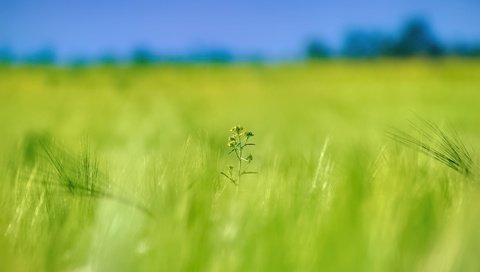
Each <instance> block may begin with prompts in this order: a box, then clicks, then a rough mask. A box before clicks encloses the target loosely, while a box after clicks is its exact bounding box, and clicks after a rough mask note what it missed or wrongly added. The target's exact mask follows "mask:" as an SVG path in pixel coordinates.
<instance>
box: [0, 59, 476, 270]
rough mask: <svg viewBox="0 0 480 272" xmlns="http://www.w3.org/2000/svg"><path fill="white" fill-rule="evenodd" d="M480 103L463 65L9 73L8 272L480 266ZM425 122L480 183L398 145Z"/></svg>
mask: <svg viewBox="0 0 480 272" xmlns="http://www.w3.org/2000/svg"><path fill="white" fill-rule="evenodd" d="M479 106H480V62H478V61H461V60H454V59H452V60H437V61H423V60H411V61H375V62H348V61H332V62H324V63H312V64H282V65H231V66H222V65H219V66H215V65H208V66H195V65H184V66H182V65H179V66H174V65H166V66H139V67H120V66H118V67H114V66H112V67H90V68H51V67H0V136H1V141H0V211H1V215H0V270H1V271H219V272H223V271H435V272H438V271H480V259H479V258H478V254H479V252H480V232H479V229H480V205H479V199H480V187H479V182H480V179H479V178H478V177H479V176H478V175H477V172H478V168H476V167H477V166H478V165H479V162H480V161H479V160H478V154H480V153H479V152H480V150H479V149H478V148H479V147H480V109H479ZM418 116H420V118H424V119H426V120H428V121H429V122H432V123H435V124H438V125H439V126H440V127H441V128H442V129H443V128H445V129H446V128H453V129H454V130H455V131H456V133H458V137H459V138H461V141H463V143H465V146H466V148H467V149H468V150H470V152H471V154H472V165H473V166H472V168H471V169H472V170H471V173H469V174H468V175H467V174H462V173H461V172H460V171H455V170H454V169H452V167H448V165H446V164H445V163H441V162H439V161H437V160H435V159H434V158H432V156H429V155H425V154H422V152H419V150H415V149H414V148H410V147H411V146H410V147H409V146H408V145H404V144H402V143H400V142H398V141H395V140H394V139H392V138H391V137H389V136H388V133H389V132H391V131H397V130H398V131H403V132H405V133H408V134H414V133H415V129H414V128H413V127H412V126H411V125H410V124H409V121H412V120H413V122H414V124H418V122H417V121H415V120H418V118H419V117H418ZM237 124H240V125H243V126H244V127H245V128H246V129H249V130H252V131H253V132H254V134H255V136H254V137H253V138H252V140H253V142H254V143H255V144H256V145H255V146H252V147H249V149H250V150H251V152H252V154H253V156H254V160H253V161H252V164H251V170H253V171H258V174H256V175H248V176H244V178H243V179H242V180H241V183H240V185H239V188H238V189H239V190H238V192H236V189H235V186H233V184H231V183H230V182H229V181H228V180H227V179H226V178H224V177H223V176H221V175H220V172H221V171H225V169H226V168H227V166H228V165H229V164H232V163H235V160H234V157H232V154H230V155H229V154H228V152H229V148H228V147H227V138H228V136H229V135H230V132H229V129H230V128H231V127H232V126H234V125H237ZM420 126H422V125H420ZM446 131H447V130H446ZM448 131H450V130H448ZM423 136H425V135H423ZM423 136H422V135H420V137H423ZM425 139H426V141H427V142H428V141H429V140H428V137H426V138H425ZM425 139H424V140H425ZM447 164H448V163H447Z"/></svg>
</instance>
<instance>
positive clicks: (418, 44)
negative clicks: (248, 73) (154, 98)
mask: <svg viewBox="0 0 480 272" xmlns="http://www.w3.org/2000/svg"><path fill="white" fill-rule="evenodd" d="M303 51H304V54H303V55H304V56H305V57H306V58H307V59H327V58H338V57H340V58H353V59H370V58H380V57H388V58H408V57H427V58H435V57H442V56H457V57H480V43H477V44H472V43H461V44H455V45H448V44H446V43H444V42H442V41H440V40H439V39H438V38H437V37H436V35H435V34H434V32H433V30H432V29H431V27H430V25H429V24H428V22H427V21H426V20H424V19H422V18H413V19H410V20H408V21H407V22H406V23H405V24H404V25H403V27H402V28H401V29H400V31H399V32H398V33H396V34H390V33H383V32H378V31H365V30H353V31H348V32H347V33H346V34H345V36H344V40H343V43H342V45H341V46H340V48H338V49H336V50H334V49H332V47H330V46H329V45H328V44H327V43H325V42H323V41H322V40H320V39H312V40H310V41H309V42H307V44H306V46H305V49H304V50H303ZM264 60H265V58H263V57H262V56H261V55H259V54H254V55H246V56H239V55H235V54H233V53H231V52H230V51H229V50H226V49H222V48H216V49H215V48H208V49H198V50H194V51H191V52H187V53H183V54H159V53H157V52H155V51H153V50H151V49H149V48H148V47H138V48H136V49H134V50H132V52H131V53H130V54H129V55H128V56H123V57H120V56H119V55H116V54H114V53H108V52H107V53H104V54H101V55H98V56H97V57H94V58H82V57H77V58H73V59H70V60H69V61H67V63H68V64H70V65H74V66H82V65H87V64H95V63H97V64H105V65H109V64H117V63H130V64H134V65H148V64H152V63H230V62H238V61H245V62H263V61H264ZM58 61H59V60H58V58H57V55H56V54H55V51H54V50H53V49H51V48H42V49H40V50H36V51H34V52H31V53H29V54H26V55H23V56H21V57H18V56H16V55H15V54H14V53H13V52H12V51H11V50H9V49H8V48H0V64H2V63H4V64H5V63H24V64H44V65H50V64H55V63H58Z"/></svg>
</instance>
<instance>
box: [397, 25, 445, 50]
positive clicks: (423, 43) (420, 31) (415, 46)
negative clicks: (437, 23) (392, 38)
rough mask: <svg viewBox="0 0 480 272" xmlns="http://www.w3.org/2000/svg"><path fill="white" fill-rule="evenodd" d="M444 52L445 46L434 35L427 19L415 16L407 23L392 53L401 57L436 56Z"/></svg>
mask: <svg viewBox="0 0 480 272" xmlns="http://www.w3.org/2000/svg"><path fill="white" fill-rule="evenodd" d="M444 52H445V50H444V48H443V46H442V45H441V43H440V42H439V41H438V40H437V39H436V38H435V36H434V35H433V32H432V30H431V28H430V26H429V24H428V23H427V21H426V20H424V19H421V18H414V19H411V20H409V21H408V22H407V23H406V24H405V26H404V28H403V30H402V31H401V33H400V37H399V39H398V41H397V42H396V44H395V46H394V49H393V51H392V52H391V53H392V55H394V56H400V57H411V56H426V57H436V56H440V55H442V54H443V53H444Z"/></svg>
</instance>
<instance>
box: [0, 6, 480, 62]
mask: <svg viewBox="0 0 480 272" xmlns="http://www.w3.org/2000/svg"><path fill="white" fill-rule="evenodd" d="M479 15H480V1H478V0H457V1H445V0H435V1H434V0H415V1H414V0H387V1H375V0H370V1H347V0H339V1H313V0H307V1H301V2H298V1H295V2H294V1H284V0H280V1H278V0H277V1H273V0H266V1H251V0H242V1H239V0H234V1H213V0H206V1H184V0H180V1H148V0H140V1H124V0H120V1H118V0H115V1H113V0H106V1H94V0H82V1H80V0H68V1H65V0H46V1H32V0H2V1H1V2H0V62H2V63H17V64H18V63H20V64H21V63H23V64H62V65H87V64H98V63H136V64H145V63H161V62H220V63H229V62H289V61H299V60H306V59H326V58H360V59H365V58H367V59H370V58H378V57H395V58H397V57H412V56H422V57H440V56H460V57H478V56H480V28H479V27H478V26H479V25H480V16H479Z"/></svg>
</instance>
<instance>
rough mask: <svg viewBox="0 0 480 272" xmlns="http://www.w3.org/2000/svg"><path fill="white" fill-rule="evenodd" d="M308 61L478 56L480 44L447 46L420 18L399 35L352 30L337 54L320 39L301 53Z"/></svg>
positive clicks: (409, 21)
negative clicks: (333, 58)
mask: <svg viewBox="0 0 480 272" xmlns="http://www.w3.org/2000/svg"><path fill="white" fill-rule="evenodd" d="M305 51H306V52H305V55H306V56H307V58H309V59H323V58H329V57H345V58H378V57H392V58H408V57H429V58H434V57H441V56H459V57H480V44H470V43H463V44H457V45H453V46H452V45H447V44H445V43H443V42H441V41H440V40H439V39H438V38H436V36H435V34H434V32H433V31H432V29H431V27H430V25H429V24H428V22H427V21H426V20H424V19H422V18H413V19H410V20H408V21H407V22H406V23H405V25H404V26H403V28H402V29H401V30H400V32H399V34H397V35H392V34H388V33H387V34H385V33H382V32H378V31H364V30H353V31H349V32H347V33H346V35H345V38H344V41H343V44H342V46H341V48H340V50H339V51H335V50H332V49H331V48H329V47H328V46H327V45H326V44H325V43H323V42H321V41H320V40H315V39H314V40H311V41H310V42H309V43H308V44H307V46H306V50H305Z"/></svg>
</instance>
